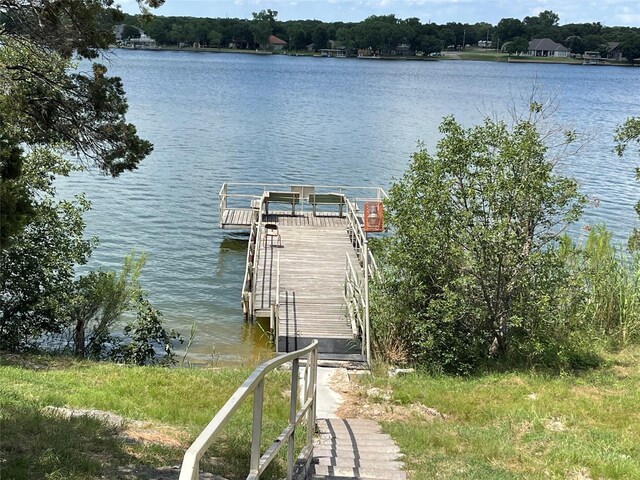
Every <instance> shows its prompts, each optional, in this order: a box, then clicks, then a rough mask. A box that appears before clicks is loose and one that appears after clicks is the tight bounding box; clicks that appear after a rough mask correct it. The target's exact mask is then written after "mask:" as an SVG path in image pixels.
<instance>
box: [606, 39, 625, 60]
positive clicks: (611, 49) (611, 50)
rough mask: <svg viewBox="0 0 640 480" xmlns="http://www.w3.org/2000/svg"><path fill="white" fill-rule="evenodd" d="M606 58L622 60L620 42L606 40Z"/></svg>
mask: <svg viewBox="0 0 640 480" xmlns="http://www.w3.org/2000/svg"><path fill="white" fill-rule="evenodd" d="M607 58H608V59H609V60H614V61H616V62H621V61H622V51H621V50H620V42H607Z"/></svg>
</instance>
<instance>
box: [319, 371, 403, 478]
mask: <svg viewBox="0 0 640 480" xmlns="http://www.w3.org/2000/svg"><path fill="white" fill-rule="evenodd" d="M337 371H338V370H337V369H336V368H327V367H318V396H317V399H318V405H317V410H316V415H317V418H318V420H317V424H318V430H319V432H318V433H319V435H318V436H317V437H316V439H315V441H314V451H313V457H314V462H313V463H314V466H313V469H314V470H312V475H311V479H312V480H364V479H367V480H406V478H407V474H406V473H405V472H404V471H403V467H404V465H403V463H402V461H401V460H400V458H401V457H402V454H401V453H400V449H399V448H398V446H397V445H396V444H395V442H394V441H393V439H392V438H391V437H390V436H389V435H388V434H386V433H382V430H381V428H380V424H378V422H375V421H373V420H363V419H351V420H347V419H340V418H338V417H337V415H336V412H337V409H338V407H339V406H340V404H341V403H342V402H343V401H344V398H343V397H342V395H340V394H339V393H338V392H336V391H335V390H334V389H333V388H332V385H331V384H332V379H333V377H334V375H335V374H336V373H337Z"/></svg>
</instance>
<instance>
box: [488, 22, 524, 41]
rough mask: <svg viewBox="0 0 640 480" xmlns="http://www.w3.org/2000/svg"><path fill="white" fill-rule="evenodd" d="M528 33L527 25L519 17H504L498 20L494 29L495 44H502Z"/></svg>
mask: <svg viewBox="0 0 640 480" xmlns="http://www.w3.org/2000/svg"><path fill="white" fill-rule="evenodd" d="M526 34H527V29H526V27H525V25H524V24H523V23H522V22H521V21H520V20H518V19H517V18H503V19H502V20H500V21H499V22H498V25H497V26H496V28H495V30H494V31H493V44H494V45H496V46H497V45H498V42H500V45H502V44H503V43H505V42H508V41H509V40H512V39H514V38H516V37H524V36H526Z"/></svg>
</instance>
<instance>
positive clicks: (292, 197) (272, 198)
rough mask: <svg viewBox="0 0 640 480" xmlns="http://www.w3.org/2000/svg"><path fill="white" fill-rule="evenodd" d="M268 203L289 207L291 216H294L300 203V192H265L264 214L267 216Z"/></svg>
mask: <svg viewBox="0 0 640 480" xmlns="http://www.w3.org/2000/svg"><path fill="white" fill-rule="evenodd" d="M270 203H286V204H288V205H291V215H295V214H296V205H297V204H298V203H300V192H266V193H265V195H264V206H265V212H266V214H267V215H269V204H270Z"/></svg>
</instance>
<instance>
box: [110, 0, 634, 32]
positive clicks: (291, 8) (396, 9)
mask: <svg viewBox="0 0 640 480" xmlns="http://www.w3.org/2000/svg"><path fill="white" fill-rule="evenodd" d="M116 3H119V4H120V5H121V7H122V9H123V10H124V11H125V12H127V13H132V14H133V13H137V12H138V11H139V10H138V7H137V3H136V0H119V1H117V2H116ZM268 8H270V9H272V10H276V11H277V12H278V17H277V18H278V20H305V19H316V20H322V21H324V22H336V21H342V22H358V21H361V20H364V19H365V18H367V17H368V16H371V15H387V14H390V13H393V14H395V15H396V17H398V18H411V17H417V18H419V19H420V21H421V22H422V23H427V22H433V23H438V24H442V23H447V22H461V23H476V22H489V23H491V24H493V25H496V24H497V23H498V22H499V21H500V19H502V18H518V19H521V20H522V19H523V18H524V17H526V16H534V15H537V14H538V13H540V12H541V11H543V10H553V11H554V12H555V13H557V14H558V15H559V16H560V24H561V25H562V24H565V23H585V22H600V23H602V24H603V25H606V26H618V25H623V26H632V27H640V1H639V0H595V1H594V0H560V1H558V0H555V1H551V0H166V3H165V5H164V6H162V7H161V8H159V9H157V10H156V11H155V12H154V13H155V14H156V15H165V16H174V15H175V16H192V17H229V18H251V13H252V12H257V11H260V10H266V9H268Z"/></svg>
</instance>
